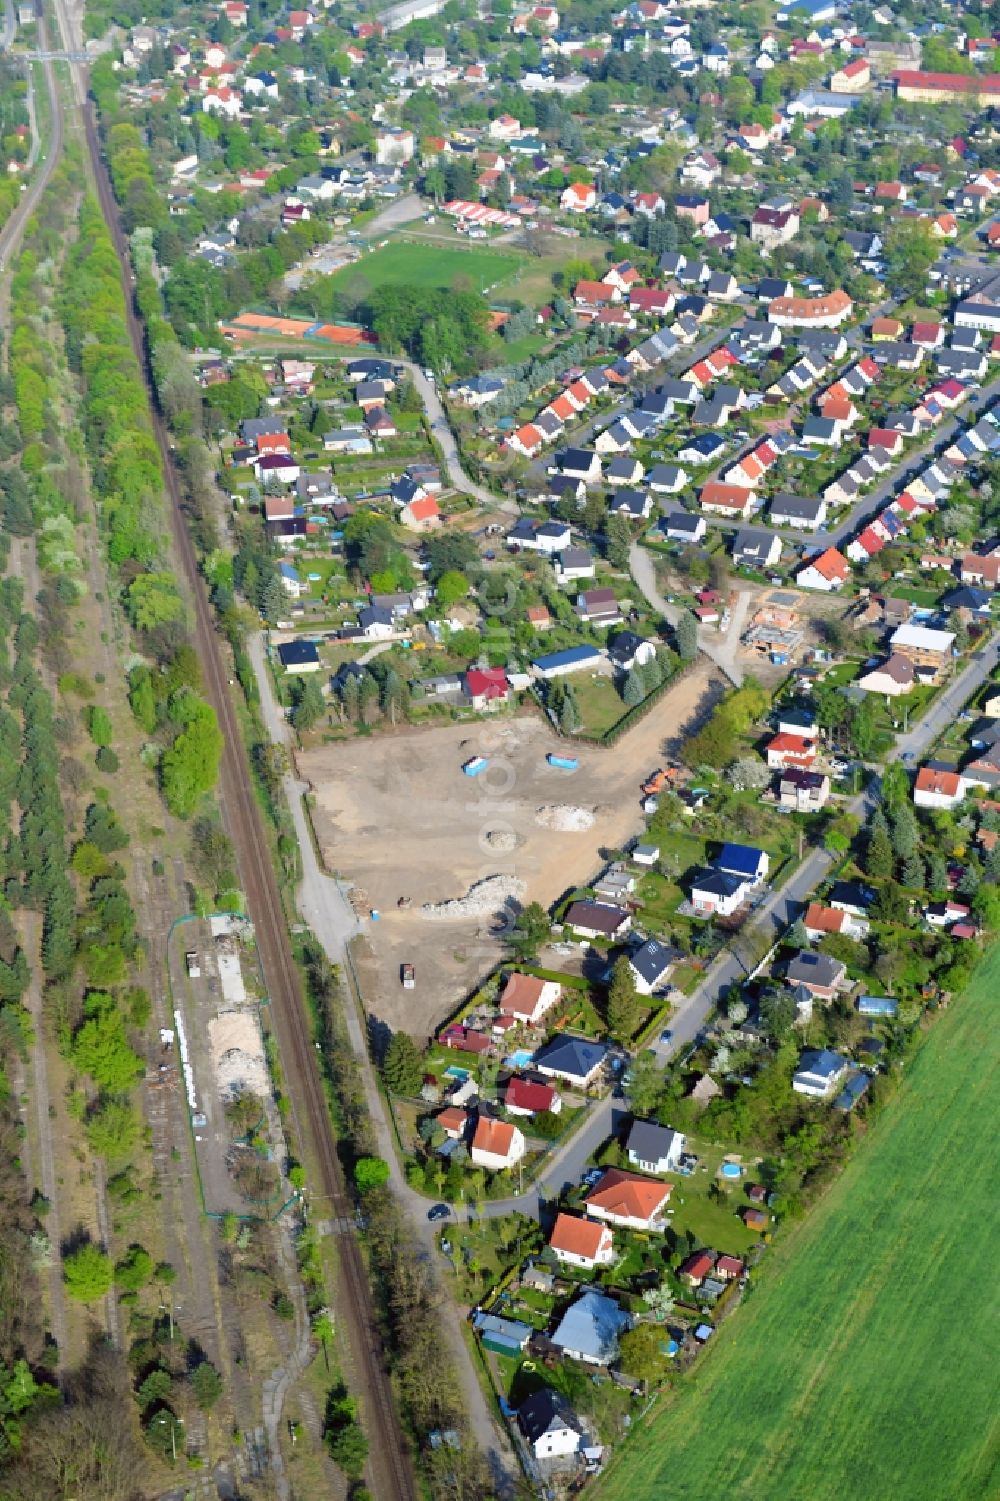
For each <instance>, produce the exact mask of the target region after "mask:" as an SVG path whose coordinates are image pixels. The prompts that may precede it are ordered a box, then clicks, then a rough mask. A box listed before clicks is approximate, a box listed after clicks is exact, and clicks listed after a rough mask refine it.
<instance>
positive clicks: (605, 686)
mask: <svg viewBox="0 0 1000 1501" xmlns="http://www.w3.org/2000/svg"><path fill="white" fill-rule="evenodd" d="M546 650H548V647H546ZM572 685H573V692H574V694H575V696H576V703H577V708H578V709H579V710H580V720H581V724H580V729H581V732H582V733H583V734H584V735H591V736H594V737H595V738H596V737H597V736H600V735H603V734H604V733H605V731H606V730H610V728H611V726H612V725H615V724H617V723H618V721H619V719H621V718H622V717H623V715H625V714H627V713H628V707H627V705H626V704H624V703H623V702H622V696H621V694H620V693H619V692H618V689H617V688H616V687H615V685H614V681H613V679H611V678H609V677H607V676H606V675H605V674H604V673H602V672H598V673H592V674H590V675H589V676H586V675H584V674H583V673H578V674H577V675H576V676H575V677H574V678H573V679H572Z"/></svg>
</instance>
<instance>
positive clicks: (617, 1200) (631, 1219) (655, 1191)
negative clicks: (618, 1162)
mask: <svg viewBox="0 0 1000 1501" xmlns="http://www.w3.org/2000/svg"><path fill="white" fill-rule="evenodd" d="M673 1189H674V1186H673V1184H672V1183H660V1182H657V1181H656V1180H654V1179H652V1178H643V1177H641V1176H640V1175H639V1174H638V1173H629V1172H626V1171H625V1170H624V1169H623V1168H617V1167H612V1168H608V1169H607V1171H606V1172H604V1173H603V1174H602V1175H601V1177H600V1179H599V1180H598V1182H597V1183H596V1184H595V1185H594V1187H593V1188H592V1189H591V1191H590V1193H589V1194H587V1196H586V1198H585V1199H584V1201H583V1202H584V1205H585V1207H586V1210H587V1213H588V1214H589V1215H593V1217H594V1218H595V1219H600V1220H606V1221H607V1223H608V1224H609V1225H620V1226H621V1227H622V1228H623V1229H625V1230H659V1229H661V1228H662V1226H663V1210H664V1208H665V1207H666V1204H667V1201H668V1199H669V1198H670V1195H671V1194H672V1193H673Z"/></svg>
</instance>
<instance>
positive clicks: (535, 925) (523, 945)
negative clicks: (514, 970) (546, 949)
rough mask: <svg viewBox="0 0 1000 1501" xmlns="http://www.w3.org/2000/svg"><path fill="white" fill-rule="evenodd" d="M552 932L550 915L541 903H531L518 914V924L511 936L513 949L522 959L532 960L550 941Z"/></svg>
mask: <svg viewBox="0 0 1000 1501" xmlns="http://www.w3.org/2000/svg"><path fill="white" fill-rule="evenodd" d="M551 931H552V923H551V920H550V918H549V914H548V913H547V912H546V910H545V908H544V907H543V906H542V904H541V902H529V903H528V905H527V906H526V907H524V908H522V910H521V911H520V912H519V913H518V916H517V922H516V923H515V925H514V928H513V931H512V932H511V935H510V944H511V948H512V949H513V950H514V952H515V953H516V954H517V955H518V957H519V958H520V959H531V958H533V957H534V956H535V955H536V954H537V953H538V950H539V949H540V948H541V946H542V944H543V943H546V942H547V941H548V938H549V935H550V933H551Z"/></svg>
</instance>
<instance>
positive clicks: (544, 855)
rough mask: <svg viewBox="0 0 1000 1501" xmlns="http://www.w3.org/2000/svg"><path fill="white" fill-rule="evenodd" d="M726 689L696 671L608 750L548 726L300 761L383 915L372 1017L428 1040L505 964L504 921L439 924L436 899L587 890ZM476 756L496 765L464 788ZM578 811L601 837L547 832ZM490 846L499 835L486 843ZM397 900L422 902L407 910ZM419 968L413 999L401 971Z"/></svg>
mask: <svg viewBox="0 0 1000 1501" xmlns="http://www.w3.org/2000/svg"><path fill="white" fill-rule="evenodd" d="M719 692H720V681H719V680H718V679H717V678H716V677H714V676H713V674H712V672H711V671H710V669H709V668H708V667H707V666H706V665H705V664H703V663H699V665H697V666H696V667H694V668H693V669H692V670H691V671H690V672H689V673H688V674H687V675H686V676H685V677H684V678H682V679H681V681H680V682H678V683H677V685H676V687H675V688H673V689H672V690H671V692H669V693H668V694H667V695H666V696H665V697H664V698H663V699H662V700H661V701H660V703H659V704H657V705H656V707H655V708H654V709H653V710H652V711H651V713H650V714H648V715H647V716H646V718H645V719H643V720H641V721H640V723H639V724H638V725H636V727H635V728H634V729H633V730H632V731H631V732H630V733H629V734H627V735H626V736H625V737H624V738H623V739H622V740H621V741H619V743H618V745H617V746H615V747H614V748H613V749H611V750H600V749H597V748H596V747H593V746H588V745H580V746H579V747H570V746H567V742H566V741H565V740H560V739H558V738H557V737H556V736H555V735H554V734H552V732H551V731H550V730H549V729H548V727H547V726H546V725H545V724H543V722H542V721H541V719H539V718H538V717H535V716H523V717H521V718H517V719H498V720H496V721H494V722H487V723H474V724H465V725H458V724H456V725H448V726H445V727H442V728H440V729H439V728H435V729H431V730H424V731H420V730H411V731H405V732H403V733H401V734H398V735H391V736H381V737H372V738H371V739H357V740H352V741H350V742H349V743H346V744H341V745H327V746H321V747H319V748H318V749H316V750H310V751H307V752H305V753H302V754H300V755H299V757H298V758H297V759H298V767H299V771H300V774H301V775H302V777H303V778H304V779H305V780H307V781H308V782H309V783H310V784H311V785H312V787H313V789H314V794H315V806H314V814H313V816H314V822H315V827H316V834H317V838H318V840H319V844H320V849H321V852H322V855H323V859H324V861H325V863H326V865H327V867H328V868H329V870H330V871H332V872H334V873H336V874H337V875H339V876H342V877H344V878H346V879H349V880H351V881H353V882H354V883H355V886H356V888H357V889H358V891H359V893H361V894H363V896H364V898H365V899H366V900H367V902H368V904H369V905H370V906H371V907H373V908H374V909H375V910H376V911H378V912H379V914H380V919H379V921H378V922H370V923H368V924H367V929H366V931H367V937H368V941H369V944H370V947H371V958H370V962H369V963H366V964H365V969H366V972H367V973H366V976H365V978H366V982H367V983H366V984H365V990H366V993H367V998H368V1002H369V1009H370V1010H371V1011H372V1012H373V1013H374V1015H375V1016H377V1017H378V1018H379V1019H380V1020H381V1021H384V1022H387V1023H388V1024H389V1025H390V1026H392V1027H402V1028H405V1029H407V1030H408V1031H410V1032H412V1033H413V1034H414V1035H417V1036H420V1035H423V1034H425V1033H429V1032H430V1031H432V1030H433V1028H434V1027H435V1026H436V1025H437V1023H439V1022H440V1021H441V1020H442V1019H443V1018H444V1017H445V1016H447V1015H448V1014H449V1012H451V1011H452V1010H453V1009H454V1007H455V1006H456V1004H457V1003H458V1002H459V1001H460V1000H461V999H462V998H463V997H464V996H465V995H466V994H467V993H468V992H469V991H471V990H472V989H474V987H475V985H476V983H477V982H478V980H479V979H480V978H481V977H482V976H483V975H484V974H485V973H486V972H487V971H488V970H489V969H490V968H491V967H493V966H494V965H495V964H496V963H498V961H499V960H500V959H501V957H502V954H503V948H502V945H501V943H500V941H499V939H498V938H497V937H496V936H493V935H491V932H490V930H491V928H493V927H494V926H495V922H496V914H494V913H490V914H488V915H487V916H486V917H485V918H470V917H463V918H459V919H448V920H446V921H433V922H432V921H428V919H427V918H426V917H425V916H423V915H422V913H421V911H420V909H421V906H422V904H423V903H426V902H443V901H451V900H453V899H456V898H460V897H464V896H465V894H466V893H467V891H468V889H469V887H470V886H472V885H473V883H474V882H476V881H480V880H482V879H483V878H485V877H487V876H493V875H502V876H506V877H513V878H514V879H515V880H516V881H519V882H522V883H523V886H524V890H523V894H522V895H521V898H520V900H521V901H522V902H528V901H540V902H542V903H543V905H545V906H548V905H549V904H550V903H552V902H553V901H555V900H556V898H558V897H559V896H560V895H561V894H562V893H563V892H565V891H566V890H568V889H569V888H571V887H573V886H575V885H578V884H581V883H585V882H586V881H588V880H590V879H591V878H592V877H593V875H594V874H595V873H596V871H597V870H598V869H599V867H600V866H601V864H602V859H601V855H600V851H601V850H602V849H616V848H620V847H621V846H622V845H623V844H624V843H625V842H626V841H627V840H628V839H629V838H631V837H633V836H634V835H635V834H636V833H637V832H638V831H639V829H640V827H641V821H642V815H641V812H640V808H639V784H640V782H641V781H642V780H643V779H644V778H645V776H646V775H647V774H648V773H649V772H650V771H651V770H653V768H654V767H655V766H657V765H658V764H659V762H660V761H661V760H662V758H663V756H664V754H665V753H666V752H668V751H669V750H671V749H672V748H674V747H675V746H676V744H677V742H678V740H679V739H680V738H681V737H682V736H683V734H684V733H685V732H686V731H687V730H688V729H689V728H690V727H691V725H692V723H693V721H695V720H696V719H697V718H698V716H699V715H700V714H701V713H703V712H704V711H705V710H706V709H707V707H708V706H709V704H710V703H711V702H714V701H715V699H716V698H717V697H718V694H719ZM568 749H569V750H570V751H571V753H572V754H575V755H578V757H579V761H580V767H579V770H578V771H576V772H575V773H567V772H564V771H557V770H555V769H554V768H553V767H551V766H549V765H548V764H547V762H546V760H545V756H546V754H547V753H548V752H549V751H556V752H557V753H562V754H565V753H566V752H567V750H568ZM475 755H482V756H486V757H487V758H488V759H489V762H490V765H489V768H488V769H487V771H485V772H483V773H481V774H480V776H479V777H476V778H472V777H466V776H465V775H463V772H462V764H463V762H465V761H467V760H468V759H469V758H470V757H472V756H475ZM552 804H572V805H574V806H576V807H580V808H584V809H587V810H590V811H592V813H593V822H592V823H591V825H590V827H589V828H587V829H585V830H583V831H580V832H574V833H563V832H557V831H554V830H552V829H551V828H546V827H543V825H542V824H541V823H539V821H538V814H539V810H540V809H542V808H546V807H551V805H552ZM487 836H491V837H490V838H488V837H487ZM400 898H409V899H410V902H411V905H410V906H409V907H407V908H403V909H400V908H399V907H398V906H397V902H398V901H399V899H400ZM404 962H407V963H412V964H414V965H415V966H416V988H415V989H413V990H404V989H403V988H402V986H401V984H400V980H399V970H400V965H401V964H403V963H404Z"/></svg>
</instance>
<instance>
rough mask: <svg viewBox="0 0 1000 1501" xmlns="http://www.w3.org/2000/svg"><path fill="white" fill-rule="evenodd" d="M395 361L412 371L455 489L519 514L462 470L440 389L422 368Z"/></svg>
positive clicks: (410, 363)
mask: <svg viewBox="0 0 1000 1501" xmlns="http://www.w3.org/2000/svg"><path fill="white" fill-rule="evenodd" d="M392 361H393V364H395V365H402V367H403V369H404V370H408V371H409V374H410V378H411V380H412V381H413V384H414V387H415V388H416V390H417V392H418V394H419V396H420V400H421V401H422V402H423V404H424V411H425V412H426V414H427V425H428V427H429V428H430V430H431V432H432V434H433V435H434V439H435V441H436V442H437V443H438V445H439V446H440V449H441V453H442V455H443V459H444V467H445V471H446V473H447V475H448V479H449V480H450V481H451V484H452V486H453V488H454V489H456V490H461V491H462V492H463V494H465V495H471V496H472V497H473V499H475V500H478V501H479V502H480V504H481V505H484V506H489V507H490V509H491V510H496V509H497V507H500V509H502V510H508V511H514V512H516V511H517V509H518V508H517V506H516V505H514V504H513V502H512V501H505V500H502V499H501V498H500V496H498V495H494V494H493V492H492V491H491V490H487V489H486V487H485V486H484V485H480V484H477V483H476V481H475V480H474V479H470V478H469V476H468V475H467V474H466V472H465V470H464V469H463V468H462V460H461V457H460V455H459V452H458V444H457V443H456V442H455V434H454V433H453V432H452V430H451V425H450V423H449V422H448V418H447V416H446V414H445V410H444V406H443V404H442V402H441V398H440V396H439V395H438V393H437V387H436V386H435V384H434V382H433V381H430V380H428V379H427V376H426V375H425V374H424V372H423V369H422V368H421V366H420V365H415V364H414V363H413V361H412V360H407V359H404V358H403V357H402V356H399V355H393V356H392Z"/></svg>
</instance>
